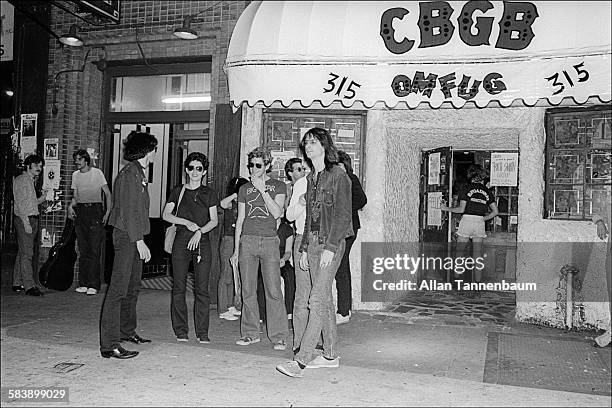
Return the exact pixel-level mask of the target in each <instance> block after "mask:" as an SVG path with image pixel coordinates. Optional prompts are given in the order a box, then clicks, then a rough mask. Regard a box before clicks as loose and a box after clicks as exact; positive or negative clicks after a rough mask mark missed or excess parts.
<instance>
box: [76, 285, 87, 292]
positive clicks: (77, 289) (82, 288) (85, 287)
mask: <svg viewBox="0 0 612 408" xmlns="http://www.w3.org/2000/svg"><path fill="white" fill-rule="evenodd" d="M74 291H75V292H78V293H87V286H79V287H78V288H76V289H75V290H74Z"/></svg>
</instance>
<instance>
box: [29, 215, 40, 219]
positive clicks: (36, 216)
mask: <svg viewBox="0 0 612 408" xmlns="http://www.w3.org/2000/svg"><path fill="white" fill-rule="evenodd" d="M39 217H40V215H38V214H36V215H28V218H39Z"/></svg>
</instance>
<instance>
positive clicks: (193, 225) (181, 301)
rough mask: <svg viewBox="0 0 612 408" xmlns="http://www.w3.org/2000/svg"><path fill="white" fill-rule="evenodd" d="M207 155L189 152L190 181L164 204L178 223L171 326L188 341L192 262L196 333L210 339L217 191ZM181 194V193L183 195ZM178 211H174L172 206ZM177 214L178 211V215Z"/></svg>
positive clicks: (167, 215)
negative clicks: (208, 179)
mask: <svg viewBox="0 0 612 408" xmlns="http://www.w3.org/2000/svg"><path fill="white" fill-rule="evenodd" d="M208 164H209V163H208V158H207V157H206V155H204V154H203V153H200V152H193V153H189V155H188V156H187V159H186V160H185V171H186V172H187V176H188V177H189V182H188V183H187V184H185V185H182V186H177V187H175V188H174V189H173V190H172V192H171V193H170V197H169V198H168V202H167V203H166V206H165V207H164V212H163V215H162V217H163V219H164V220H165V221H168V222H171V223H173V224H176V226H177V228H176V237H175V238H174V244H173V245H172V271H173V275H174V279H173V283H172V302H171V304H170V312H171V317H172V329H173V330H174V334H175V335H176V339H177V340H178V341H188V340H189V338H188V332H189V324H188V323H187V303H186V301H185V295H186V288H187V271H188V270H189V262H190V261H192V262H193V265H194V267H193V269H194V275H195V276H194V278H195V284H194V287H193V294H194V298H195V299H194V302H193V319H194V321H195V322H194V323H195V332H196V337H197V339H198V341H199V342H200V343H210V338H209V337H208V324H209V314H210V310H209V308H210V296H209V294H208V284H209V277H210V266H211V263H212V253H211V248H210V241H209V239H208V233H209V232H210V231H211V230H212V229H213V228H215V227H216V226H217V223H218V221H217V199H216V197H217V195H216V193H215V192H214V191H213V190H212V189H210V188H208V187H207V186H206V185H205V184H203V183H202V182H203V180H206V178H205V177H206V172H207V171H208ZM181 195H182V197H181ZM175 207H176V211H175V212H174V214H173V210H174V209H175ZM175 214H176V215H175Z"/></svg>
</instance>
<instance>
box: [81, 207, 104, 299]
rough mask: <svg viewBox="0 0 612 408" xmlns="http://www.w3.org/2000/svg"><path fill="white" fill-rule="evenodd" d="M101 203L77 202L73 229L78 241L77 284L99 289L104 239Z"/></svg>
mask: <svg viewBox="0 0 612 408" xmlns="http://www.w3.org/2000/svg"><path fill="white" fill-rule="evenodd" d="M103 217H104V209H103V208H102V203H92V204H77V208H76V218H75V220H74V229H75V232H76V235H77V241H78V243H79V286H84V287H87V288H94V289H98V290H99V289H100V254H101V252H102V242H103V241H104V235H105V234H104V224H103V223H102V218H103Z"/></svg>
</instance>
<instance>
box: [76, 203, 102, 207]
mask: <svg viewBox="0 0 612 408" xmlns="http://www.w3.org/2000/svg"><path fill="white" fill-rule="evenodd" d="M77 205H80V206H83V207H95V206H96V205H102V203H77Z"/></svg>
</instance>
